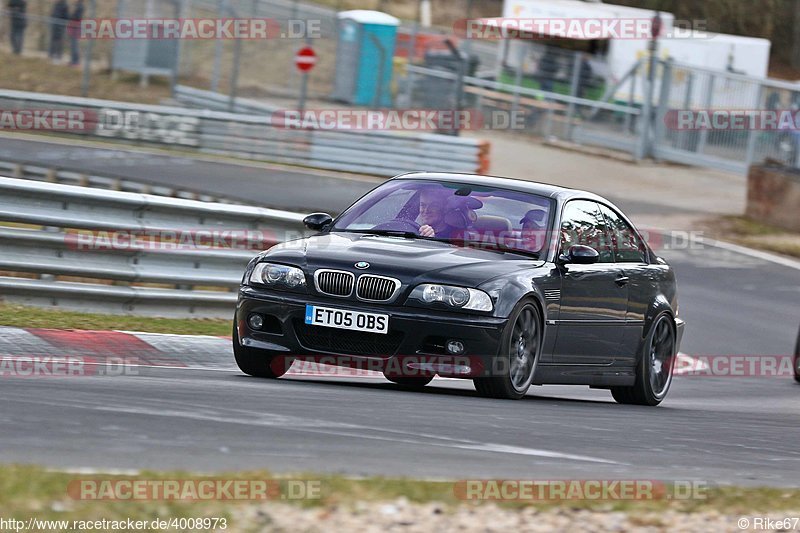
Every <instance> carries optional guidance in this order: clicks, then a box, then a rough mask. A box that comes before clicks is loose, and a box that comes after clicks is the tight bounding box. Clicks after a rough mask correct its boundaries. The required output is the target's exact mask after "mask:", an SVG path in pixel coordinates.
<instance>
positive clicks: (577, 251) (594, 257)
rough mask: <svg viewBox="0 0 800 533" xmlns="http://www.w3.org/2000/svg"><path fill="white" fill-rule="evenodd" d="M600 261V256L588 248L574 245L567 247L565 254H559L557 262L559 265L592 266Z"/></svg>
mask: <svg viewBox="0 0 800 533" xmlns="http://www.w3.org/2000/svg"><path fill="white" fill-rule="evenodd" d="M599 260H600V254H599V253H598V252H597V250H595V249H594V248H592V247H590V246H583V245H580V244H575V245H573V246H570V247H569V250H567V253H565V254H561V255H560V256H559V258H558V262H559V263H561V264H564V265H566V264H573V265H593V264H595V263H597V261H599Z"/></svg>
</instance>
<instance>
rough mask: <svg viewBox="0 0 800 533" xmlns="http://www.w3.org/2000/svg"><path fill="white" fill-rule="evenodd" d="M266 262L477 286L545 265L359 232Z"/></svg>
mask: <svg viewBox="0 0 800 533" xmlns="http://www.w3.org/2000/svg"><path fill="white" fill-rule="evenodd" d="M264 258H265V259H270V260H274V261H280V262H284V263H287V264H292V265H297V266H300V267H302V268H303V269H305V270H306V272H308V273H311V272H314V271H315V270H317V269H319V268H332V269H337V270H347V271H349V272H354V273H358V272H359V269H357V268H356V267H355V264H356V263H359V262H367V263H369V268H366V269H363V272H364V273H369V274H377V275H383V276H391V277H395V278H398V279H400V280H401V281H403V282H404V283H412V282H419V281H421V280H423V279H424V281H431V282H439V283H450V284H456V285H458V284H461V285H470V286H477V285H479V284H481V283H483V282H485V281H488V280H490V279H493V278H496V277H498V276H502V275H504V274H508V273H511V272H514V271H517V270H520V269H523V268H531V267H534V266H541V265H543V264H544V261H541V260H537V259H533V258H529V257H525V256H522V255H519V254H513V253H503V252H497V251H491V250H477V249H474V248H465V247H461V246H456V245H452V244H448V243H445V242H437V241H431V240H425V239H406V238H402V237H385V236H374V235H365V234H358V233H327V234H322V235H316V236H313V237H309V238H306V239H301V240H297V241H290V242H286V243H283V244H279V245H277V246H274V247H273V248H271V249H270V250H269V251H267V252H266V253H265V254H264Z"/></svg>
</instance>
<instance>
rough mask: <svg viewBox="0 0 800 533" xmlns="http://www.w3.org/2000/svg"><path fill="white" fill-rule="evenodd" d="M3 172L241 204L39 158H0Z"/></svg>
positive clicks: (63, 181) (29, 177) (20, 176)
mask: <svg viewBox="0 0 800 533" xmlns="http://www.w3.org/2000/svg"><path fill="white" fill-rule="evenodd" d="M0 176H9V177H11V178H22V179H27V180H34V181H43V182H48V183H61V184H63V185H79V186H81V187H91V188H93V189H105V190H110V191H124V192H138V193H142V194H154V195H156V196H169V197H174V198H184V199H186V200H200V201H201V202H219V203H223V204H240V203H241V202H238V201H235V200H231V199H228V198H220V197H218V196H212V195H209V194H204V193H201V192H197V191H191V190H187V189H178V188H173V187H167V186H164V185H158V184H156V183H147V182H143V181H141V180H132V179H130V178H124V177H119V176H114V175H113V172H111V171H108V172H104V173H103V174H102V175H98V174H96V173H89V172H86V171H85V170H79V169H78V168H77V167H71V166H70V165H69V164H61V163H60V164H58V165H54V164H53V163H47V164H42V163H38V162H32V161H26V160H21V159H13V160H9V158H7V157H6V158H4V159H2V160H0Z"/></svg>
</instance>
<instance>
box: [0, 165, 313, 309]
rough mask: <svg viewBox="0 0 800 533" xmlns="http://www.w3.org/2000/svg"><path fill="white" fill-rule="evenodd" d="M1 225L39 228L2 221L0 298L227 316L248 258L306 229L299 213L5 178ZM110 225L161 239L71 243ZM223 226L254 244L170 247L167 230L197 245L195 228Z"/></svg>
mask: <svg viewBox="0 0 800 533" xmlns="http://www.w3.org/2000/svg"><path fill="white" fill-rule="evenodd" d="M0 222H6V223H8V222H14V223H22V224H26V225H32V226H34V227H40V228H41V229H29V228H20V227H8V226H0V271H3V272H4V273H5V274H4V275H2V276H0V295H1V296H2V298H3V299H4V300H7V301H13V302H22V303H31V304H45V305H51V306H52V305H57V306H63V307H66V308H71V309H83V310H91V311H96V312H104V313H133V314H142V315H157V316H168V317H169V316H202V317H231V316H233V309H234V305H235V302H236V293H235V290H236V288H237V287H238V285H239V282H240V281H241V276H242V273H243V272H244V267H245V265H246V264H247V262H248V261H249V259H250V258H252V257H254V256H255V255H256V254H257V253H258V251H259V250H260V249H262V248H266V247H269V246H270V245H272V244H273V243H275V242H278V241H283V240H286V239H291V238H299V237H302V236H303V235H304V231H303V228H302V215H301V214H298V213H290V212H286V211H278V210H274V209H264V208H257V207H250V206H242V205H230V204H215V203H207V202H199V201H195V200H185V199H181V198H166V197H163V196H153V195H147V194H138V193H130V192H119V191H107V190H98V189H90V188H86V187H77V186H72V185H61V184H53V183H40V182H34V181H30V180H24V179H13V178H5V177H0ZM80 230H83V232H82V233H81V231H80ZM113 231H117V232H123V235H131V234H138V235H143V234H144V235H156V236H157V240H156V242H157V243H164V244H165V246H159V245H153V246H144V247H137V246H126V245H125V244H126V243H125V242H123V244H122V245H121V246H120V245H118V244H117V243H108V242H107V241H101V240H99V239H98V240H95V241H94V242H93V243H92V245H87V246H83V245H81V241H80V240H79V239H80V238H81V237H80V236H84V237H86V236H89V237H97V236H101V237H102V238H105V237H107V236H111V237H110V238H112V239H113V238H114V237H113V235H114V234H113V233H110V232H113ZM226 231H238V232H240V233H241V232H248V233H247V235H248V236H252V244H253V246H249V247H228V248H224V247H223V248H219V247H213V246H208V247H205V246H192V245H190V246H184V247H177V246H170V243H171V242H178V243H179V242H182V241H183V238H182V237H175V236H190V240H191V238H192V236H194V237H195V239H196V240H193V241H192V242H191V243H190V244H195V245H196V244H197V243H199V242H200V240H199V238H197V236H198V235H225V232H226ZM101 232H106V233H101ZM171 239H174V240H172V241H171ZM204 242H205V243H209V244H210V243H211V239H210V238H208V239H206V241H204ZM240 242H241V241H240ZM98 244H101V245H100V246H98ZM102 244H110V245H108V246H105V245H102ZM25 274H28V275H30V274H33V275H35V277H37V278H38V279H30V278H28V277H25V276H24V275H25ZM56 276H59V277H62V278H63V277H68V278H69V279H70V281H65V280H56V279H55V278H56ZM75 278H77V280H75Z"/></svg>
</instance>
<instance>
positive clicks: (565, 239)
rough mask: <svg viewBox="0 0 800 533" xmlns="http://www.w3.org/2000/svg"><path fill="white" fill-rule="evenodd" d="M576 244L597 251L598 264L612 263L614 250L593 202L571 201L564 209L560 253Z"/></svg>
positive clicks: (602, 219) (603, 221)
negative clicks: (598, 255)
mask: <svg viewBox="0 0 800 533" xmlns="http://www.w3.org/2000/svg"><path fill="white" fill-rule="evenodd" d="M576 244H581V245H583V246H590V247H592V248H594V249H595V250H597V252H598V253H599V254H600V260H599V261H598V262H600V263H613V262H614V250H613V248H612V247H611V242H610V240H609V234H608V230H607V228H606V221H605V219H604V218H603V215H601V214H600V210H599V209H598V207H597V204H596V203H595V202H590V201H588V200H573V201H571V202H569V203H568V204H567V206H566V207H565V208H564V216H563V217H562V220H561V252H562V253H563V252H566V251H567V250H568V249H569V247H570V246H573V245H576Z"/></svg>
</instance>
